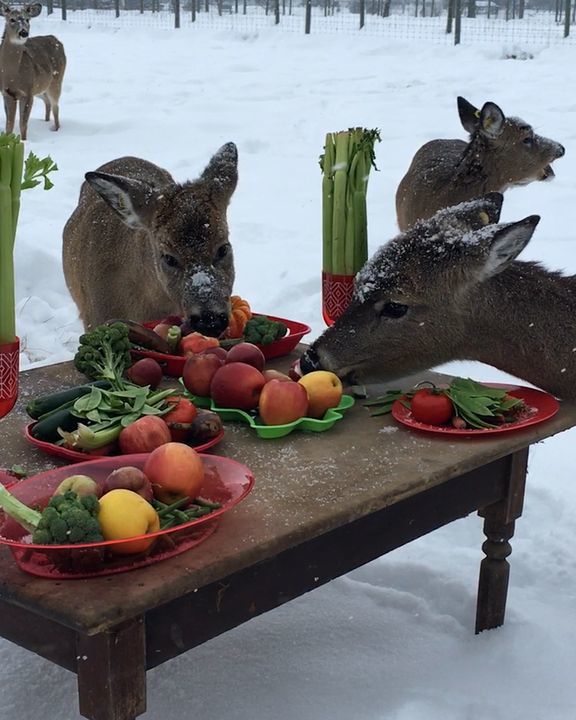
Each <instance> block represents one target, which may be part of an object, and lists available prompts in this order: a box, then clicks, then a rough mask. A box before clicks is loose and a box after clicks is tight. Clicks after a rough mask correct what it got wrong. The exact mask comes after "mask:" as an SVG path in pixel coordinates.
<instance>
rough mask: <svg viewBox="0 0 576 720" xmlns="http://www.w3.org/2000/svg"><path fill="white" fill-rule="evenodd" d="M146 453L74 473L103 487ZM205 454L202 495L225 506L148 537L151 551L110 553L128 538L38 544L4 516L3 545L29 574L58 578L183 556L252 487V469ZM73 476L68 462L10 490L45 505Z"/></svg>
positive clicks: (1, 524) (97, 573) (27, 500)
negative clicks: (121, 469) (66, 480)
mask: <svg viewBox="0 0 576 720" xmlns="http://www.w3.org/2000/svg"><path fill="white" fill-rule="evenodd" d="M147 457H148V455H147V454H138V455H118V456H115V457H108V458H97V459H95V460H89V461H88V462H84V463H81V464H79V465H77V466H75V467H74V472H75V473H80V474H84V475H88V476H89V477H91V478H92V479H93V480H94V481H95V482H96V483H98V484H99V485H100V484H101V483H103V482H104V480H105V479H106V477H107V476H108V475H109V474H110V473H111V472H112V471H113V470H116V469H117V468H119V467H122V466H125V465H132V466H134V467H138V468H142V467H144V463H145V461H146V458H147ZM201 458H202V462H203V463H204V468H205V477H204V482H203V484H202V487H201V488H200V496H201V497H204V498H206V499H208V500H211V501H213V502H218V503H220V504H221V507H220V508H217V509H215V510H213V511H212V512H211V513H209V514H208V515H203V516H202V517H199V518H195V519H194V520H190V521H189V522H186V523H182V525H177V526H174V527H171V528H166V529H165V530H159V531H158V532H156V533H150V534H149V535H146V536H145V537H156V542H155V543H154V544H153V545H152V549H151V550H150V551H149V552H147V553H140V554H138V555H114V554H113V553H111V552H110V547H111V546H112V545H118V544H120V543H122V542H125V540H105V541H102V542H97V543H79V544H75V545H35V544H33V543H31V542H27V541H26V540H27V539H29V537H30V536H29V534H28V532H27V530H25V529H24V528H23V527H22V526H21V525H19V524H18V523H17V522H16V521H15V520H12V518H10V517H8V516H4V517H0V544H3V545H7V546H8V547H9V548H10V550H11V552H12V554H13V555H14V558H15V560H16V562H17V563H18V565H19V566H20V568H21V569H22V570H24V571H25V572H28V573H30V574H31V575H36V576H38V577H45V578H52V579H58V580H60V579H63V578H66V579H79V578H86V577H97V576H100V575H111V574H114V573H120V572H127V571H128V570H134V569H136V568H139V567H143V566H145V565H152V564H154V563H157V562H160V561H161V560H164V559H166V558H170V557H174V556H175V555H179V554H180V553H183V552H185V551H186V550H190V549H191V548H193V547H196V546H197V545H199V544H200V543H201V542H203V541H204V540H206V539H207V538H208V537H209V536H210V535H211V534H212V533H213V532H214V531H215V530H216V529H217V525H218V520H219V518H220V517H221V516H222V515H223V514H224V513H226V512H228V510H231V509H232V508H233V507H234V506H235V505H237V504H238V503H239V502H241V501H242V500H243V499H244V498H245V497H246V496H247V495H248V493H249V492H250V491H251V490H252V488H253V486H254V475H253V474H252V471H251V470H250V469H249V468H248V467H247V466H246V465H243V464H242V463H240V462H238V461H237V460H232V459H230V458H227V457H222V456H219V455H201ZM69 475H70V469H69V466H67V465H64V466H62V467H59V468H55V469H52V470H47V471H46V472H43V473H39V474H38V475H33V476H30V477H28V478H25V479H24V480H20V481H19V482H16V483H14V484H12V485H11V486H10V492H11V493H12V494H13V495H14V496H15V497H17V498H18V499H19V500H21V501H22V502H24V503H25V504H26V505H29V506H34V505H38V506H40V507H42V506H43V505H45V504H46V502H47V500H48V499H49V498H50V497H51V495H52V494H53V493H54V490H55V489H56V488H57V487H58V485H59V484H60V482H61V481H62V480H64V478H66V477H67V476H69ZM138 537H144V536H138Z"/></svg>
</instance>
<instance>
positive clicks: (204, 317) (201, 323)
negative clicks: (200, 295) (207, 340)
mask: <svg viewBox="0 0 576 720" xmlns="http://www.w3.org/2000/svg"><path fill="white" fill-rule="evenodd" d="M228 319H229V318H228V314H227V313H224V312H222V313H214V312H208V311H207V312H203V313H202V314H201V315H190V317H189V318H188V322H189V324H190V325H191V327H193V328H194V330H196V331H197V332H199V333H202V335H208V336H210V337H218V335H221V334H222V333H223V332H224V330H226V328H227V327H228Z"/></svg>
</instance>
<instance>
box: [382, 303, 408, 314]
mask: <svg viewBox="0 0 576 720" xmlns="http://www.w3.org/2000/svg"><path fill="white" fill-rule="evenodd" d="M408 310H409V307H408V305H402V303H397V302H392V301H391V300H390V301H389V302H385V303H384V304H383V305H382V307H381V308H380V311H379V314H380V317H388V318H401V317H403V316H404V315H406V313H407V312H408Z"/></svg>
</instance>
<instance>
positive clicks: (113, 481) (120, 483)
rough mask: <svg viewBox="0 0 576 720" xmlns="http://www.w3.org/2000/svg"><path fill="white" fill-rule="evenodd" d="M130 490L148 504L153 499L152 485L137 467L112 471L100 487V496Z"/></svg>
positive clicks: (126, 466)
mask: <svg viewBox="0 0 576 720" xmlns="http://www.w3.org/2000/svg"><path fill="white" fill-rule="evenodd" d="M118 488H123V489H124V490H132V491H133V492H135V493H138V495H142V497H143V498H144V500H148V502H150V501H151V500H152V497H153V493H152V485H151V483H150V480H148V478H147V477H146V475H145V474H144V473H143V472H142V470H140V469H139V468H137V467H132V466H131V465H125V466H124V467H119V468H116V470H113V471H112V472H111V473H110V474H109V475H108V477H107V478H106V480H104V483H103V485H102V494H103V495H104V494H105V493H107V492H110V490H117V489H118Z"/></svg>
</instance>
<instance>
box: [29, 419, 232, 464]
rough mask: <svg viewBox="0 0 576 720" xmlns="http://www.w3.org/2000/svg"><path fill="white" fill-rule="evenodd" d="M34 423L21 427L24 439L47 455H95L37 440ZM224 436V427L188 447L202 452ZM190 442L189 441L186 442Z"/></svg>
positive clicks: (72, 457) (81, 457) (74, 459)
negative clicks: (205, 439)
mask: <svg viewBox="0 0 576 720" xmlns="http://www.w3.org/2000/svg"><path fill="white" fill-rule="evenodd" d="M35 424H36V423H29V424H28V425H26V426H25V427H24V429H23V431H22V432H23V433H24V437H25V438H26V440H28V442H29V443H31V444H32V445H35V446H36V447H37V448H39V449H40V450H42V451H44V452H45V453H47V454H48V455H53V456H54V457H58V458H62V459H64V460H70V462H75V463H76V462H84V461H86V460H90V459H93V458H94V457H96V456H95V455H90V454H88V453H85V452H82V451H81V450H70V449H69V448H65V447H63V446H62V445H55V444H54V443H51V442H46V441H45V440H38V438H35V437H34V436H33V435H32V428H33V427H34V425H35ZM223 437H224V428H222V430H221V431H220V432H219V433H218V435H216V436H215V437H213V438H210V440H207V441H206V442H205V443H201V444H200V445H190V447H193V448H194V450H196V452H204V450H208V449H209V448H211V447H214V445H217V444H218V443H219V442H220V440H222V438H223ZM188 444H190V443H188ZM115 457H123V456H122V455H116V456H115Z"/></svg>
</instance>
